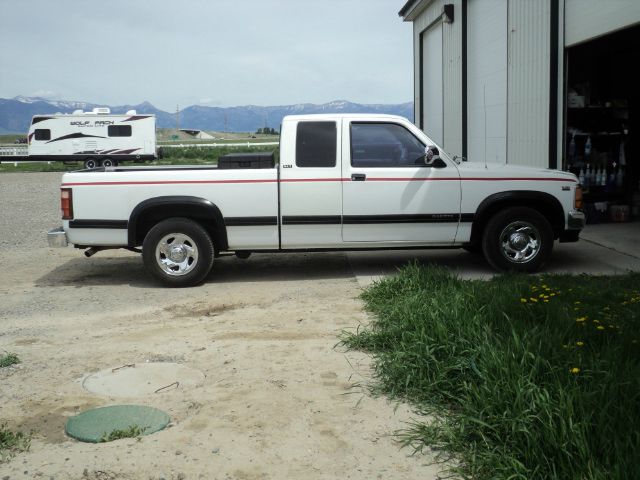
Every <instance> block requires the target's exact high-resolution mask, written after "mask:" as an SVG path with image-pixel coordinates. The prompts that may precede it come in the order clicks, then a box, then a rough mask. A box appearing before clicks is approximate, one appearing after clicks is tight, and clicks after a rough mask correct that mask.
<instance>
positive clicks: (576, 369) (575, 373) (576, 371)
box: [569, 367, 580, 375]
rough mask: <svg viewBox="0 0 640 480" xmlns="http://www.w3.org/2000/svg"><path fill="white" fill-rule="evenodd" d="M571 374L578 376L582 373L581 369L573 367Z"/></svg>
mask: <svg viewBox="0 0 640 480" xmlns="http://www.w3.org/2000/svg"><path fill="white" fill-rule="evenodd" d="M569 372H571V373H573V374H574V375H577V374H578V373H580V369H579V368H578V367H573V368H572V369H571V370H569Z"/></svg>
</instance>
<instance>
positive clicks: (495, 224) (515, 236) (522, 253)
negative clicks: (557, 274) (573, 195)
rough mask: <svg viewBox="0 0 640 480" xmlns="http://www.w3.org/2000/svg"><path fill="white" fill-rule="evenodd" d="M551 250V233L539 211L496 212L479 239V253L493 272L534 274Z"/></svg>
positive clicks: (523, 209) (520, 209)
mask: <svg viewBox="0 0 640 480" xmlns="http://www.w3.org/2000/svg"><path fill="white" fill-rule="evenodd" d="M552 250H553V230H552V229H551V225H550V224H549V222H548V220H547V219H546V218H545V217H544V216H542V214H540V213H539V212H538V211H536V210H533V209H531V208H526V207H511V208H507V209H504V210H501V211H499V212H498V213H496V214H495V215H494V216H493V217H492V218H491V219H490V220H489V222H488V223H487V226H486V228H485V230H484V234H483V236H482V251H483V252H484V256H485V258H486V259H487V261H488V262H489V264H490V265H491V266H492V267H493V268H495V269H496V270H501V271H515V272H527V273H531V272H535V271H537V270H539V269H540V268H541V267H542V265H544V263H545V262H546V261H547V259H548V258H549V256H550V255H551V251H552Z"/></svg>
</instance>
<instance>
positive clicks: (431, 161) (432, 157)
mask: <svg viewBox="0 0 640 480" xmlns="http://www.w3.org/2000/svg"><path fill="white" fill-rule="evenodd" d="M424 164H425V165H426V166H427V167H435V168H443V167H446V166H447V164H446V163H445V162H444V160H442V159H441V158H440V151H439V150H438V147H436V146H435V145H430V146H427V147H425V149H424Z"/></svg>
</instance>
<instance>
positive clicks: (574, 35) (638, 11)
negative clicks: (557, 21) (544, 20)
mask: <svg viewBox="0 0 640 480" xmlns="http://www.w3.org/2000/svg"><path fill="white" fill-rule="evenodd" d="M564 18H565V20H564V22H565V23H564V28H565V33H564V42H565V46H566V47H570V46H572V45H575V44H577V43H581V42H584V41H586V40H590V39H592V38H595V37H598V36H601V35H604V34H606V33H609V32H612V31H615V30H620V29H622V28H624V27H628V26H631V25H634V24H636V23H639V22H640V0H607V1H604V0H565V17H564Z"/></svg>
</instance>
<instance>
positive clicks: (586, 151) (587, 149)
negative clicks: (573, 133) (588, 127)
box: [584, 135, 591, 160]
mask: <svg viewBox="0 0 640 480" xmlns="http://www.w3.org/2000/svg"><path fill="white" fill-rule="evenodd" d="M590 156H591V135H589V136H588V137H587V141H586V142H585V144H584V158H585V160H586V159H588V158H589V157H590Z"/></svg>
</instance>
